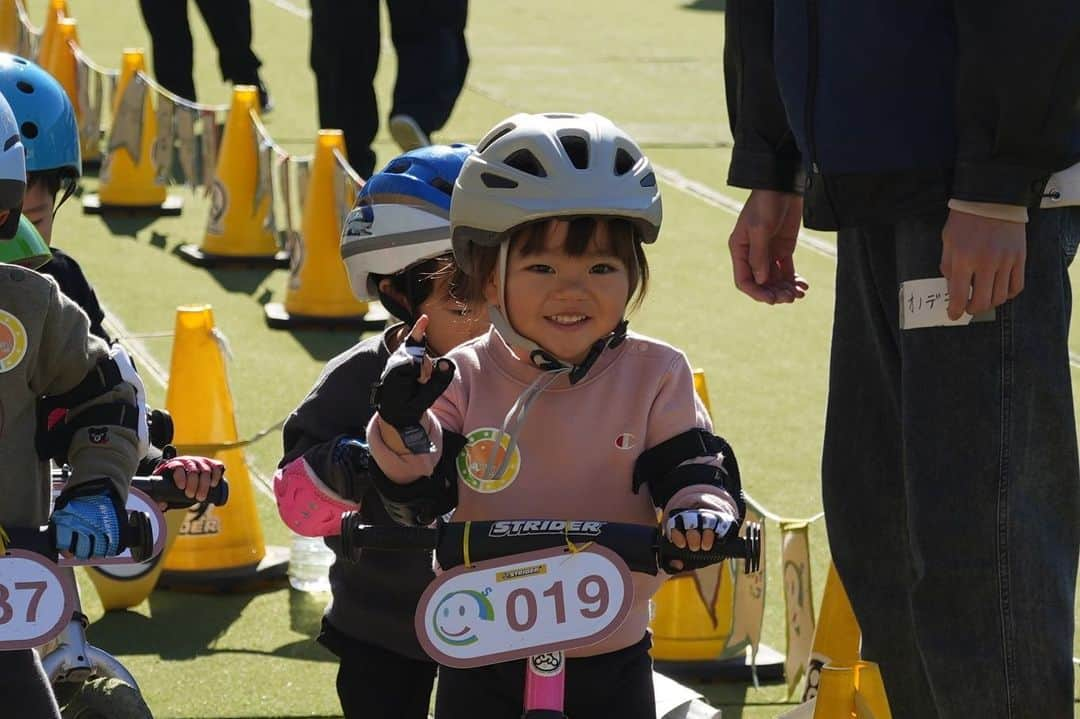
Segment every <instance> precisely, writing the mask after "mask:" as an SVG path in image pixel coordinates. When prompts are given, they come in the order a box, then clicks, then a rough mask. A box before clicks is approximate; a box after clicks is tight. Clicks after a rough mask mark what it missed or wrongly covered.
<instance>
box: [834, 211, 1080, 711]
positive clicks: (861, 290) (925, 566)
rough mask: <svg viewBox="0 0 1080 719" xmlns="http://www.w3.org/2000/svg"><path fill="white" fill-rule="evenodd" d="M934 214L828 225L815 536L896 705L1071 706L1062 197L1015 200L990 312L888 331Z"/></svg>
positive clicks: (1072, 576) (935, 257)
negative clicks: (1015, 262) (1009, 246)
mask: <svg viewBox="0 0 1080 719" xmlns="http://www.w3.org/2000/svg"><path fill="white" fill-rule="evenodd" d="M944 221H945V212H944V211H941V212H932V213H927V214H924V215H921V216H916V217H912V218H909V219H907V220H904V221H902V222H899V223H896V224H893V225H885V226H869V227H859V228H856V229H853V230H847V231H841V232H840V234H839V257H838V265H837V273H836V310H835V318H834V325H833V339H832V358H831V368H830V378H829V403H828V415H827V418H826V428H825V446H824V452H823V458H822V486H823V490H822V491H823V499H824V505H825V516H826V521H827V526H828V531H829V545H830V548H831V550H832V555H833V559H834V561H835V563H836V568H837V570H838V571H839V574H840V577H841V578H842V580H843V583H844V587H845V588H846V589H847V592H848V595H849V596H850V598H851V603H852V606H853V608H854V610H855V614H856V617H857V618H858V620H859V624H860V626H861V628H862V631H863V656H864V658H866V659H868V660H871V661H876V662H878V663H879V664H880V665H881V669H882V673H883V676H884V679H885V688H886V692H887V693H888V696H889V702H890V704H891V708H892V715H893V716H894V717H896V718H897V719H960V718H961V717H962V718H963V719H969V718H970V717H980V719H993V718H996V717H1002V718H1006V717H1007V718H1009V719H1021V718H1023V719H1027V718H1028V717H1039V719H1058V718H1062V719H1064V718H1066V717H1070V718H1071V717H1072V716H1073V668H1072V662H1071V657H1072V648H1073V630H1074V626H1073V625H1074V613H1073V612H1074V610H1073V601H1074V593H1075V588H1076V571H1077V558H1078V547H1080V476H1078V475H1080V468H1078V460H1077V447H1076V426H1075V420H1074V417H1073V404H1072V388H1071V381H1070V380H1071V377H1070V370H1069V348H1068V334H1069V316H1070V313H1071V309H1072V294H1071V288H1070V285H1069V278H1068V274H1067V269H1068V266H1069V263H1070V262H1071V261H1072V256H1073V254H1075V252H1076V245H1077V242H1078V241H1080V207H1074V208H1065V209H1058V210H1052V211H1044V212H1040V211H1037V210H1036V211H1032V213H1031V222H1030V223H1029V225H1028V249H1027V267H1026V274H1025V289H1024V291H1023V292H1022V293H1021V294H1020V295H1019V296H1018V297H1017V298H1016V299H1014V300H1012V301H1010V302H1007V303H1006V304H1005V305H1003V306H1001V307H998V308H997V314H996V318H995V319H994V321H991V322H978V323H972V324H970V325H968V326H965V327H935V328H927V329H914V330H906V331H901V330H900V329H899V320H898V317H899V307H898V291H899V285H900V283H901V282H903V281H905V280H909V279H918V278H924V277H937V276H940V275H941V272H940V270H939V263H940V260H941V229H942V227H943V225H944Z"/></svg>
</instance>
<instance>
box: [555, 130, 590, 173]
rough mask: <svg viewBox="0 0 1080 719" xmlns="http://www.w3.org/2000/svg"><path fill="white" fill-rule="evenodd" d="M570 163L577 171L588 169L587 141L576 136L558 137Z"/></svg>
mask: <svg viewBox="0 0 1080 719" xmlns="http://www.w3.org/2000/svg"><path fill="white" fill-rule="evenodd" d="M559 142H561V143H562V146H563V149H564V150H566V156H567V157H569V158H570V163H571V164H572V165H573V166H574V167H576V168H577V169H579V170H587V169H589V141H588V140H586V139H585V138H584V137H579V136H578V135H559Z"/></svg>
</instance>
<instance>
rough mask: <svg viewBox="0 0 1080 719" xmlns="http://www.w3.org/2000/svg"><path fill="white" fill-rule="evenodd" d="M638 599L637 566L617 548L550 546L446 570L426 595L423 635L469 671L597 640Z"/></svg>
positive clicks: (419, 622)
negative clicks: (574, 549) (633, 575)
mask: <svg viewBox="0 0 1080 719" xmlns="http://www.w3.org/2000/svg"><path fill="white" fill-rule="evenodd" d="M633 599H634V588H633V584H632V582H631V578H630V570H629V569H628V568H627V566H626V562H624V561H623V560H622V559H621V558H620V557H619V556H618V555H617V554H615V553H614V552H612V551H611V550H610V549H607V548H606V547H601V546H599V545H595V544H594V545H589V546H588V547H587V548H585V549H583V550H581V551H577V552H570V551H569V550H568V549H567V548H565V547H561V548H554V549H544V550H541V551H538V552H528V553H525V554H515V555H513V556H511V557H503V558H500V559H494V560H489V561H485V562H478V563H476V564H474V565H473V566H471V567H457V568H455V569H452V570H450V571H448V572H446V573H444V574H441V575H440V576H439V577H437V578H436V579H435V581H434V582H432V583H431V584H430V585H428V588H427V591H425V592H424V595H423V596H422V597H421V598H420V603H419V605H418V606H417V609H416V617H415V625H416V636H417V638H418V639H419V640H420V644H421V645H422V646H423V647H424V651H426V652H427V653H428V655H429V656H431V658H432V659H434V660H435V661H437V662H439V663H440V664H445V665H447V666H450V667H457V668H459V669H468V668H471V667H476V666H484V665H488V664H495V663H498V662H506V661H511V660H513V659H522V658H524V657H528V656H531V655H534V654H541V653H544V652H555V651H565V650H568V649H574V648H577V647H584V646H588V645H590V644H595V643H597V642H599V641H601V640H603V639H604V638H606V637H608V636H610V635H611V634H612V633H614V632H615V630H616V629H618V628H619V626H620V625H621V624H622V623H623V620H624V619H626V615H627V613H628V612H629V611H630V605H631V603H632V602H633Z"/></svg>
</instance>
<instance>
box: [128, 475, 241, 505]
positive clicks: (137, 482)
mask: <svg viewBox="0 0 1080 719" xmlns="http://www.w3.org/2000/svg"><path fill="white" fill-rule="evenodd" d="M131 486H132V487H134V488H135V489H137V490H139V491H140V492H144V493H145V494H146V495H147V496H149V497H150V499H152V500H154V501H155V502H164V503H165V504H166V505H168V507H169V509H186V508H188V507H190V506H191V505H193V504H197V503H198V500H197V499H194V498H192V497H189V496H187V495H186V494H184V490H182V489H180V488H179V487H177V486H176V482H174V481H173V480H172V477H169V476H167V475H165V476H160V477H158V476H154V477H134V478H132V480H131ZM228 501H229V482H228V480H226V479H225V478H224V477H222V478H221V481H220V482H219V483H218V484H217V485H216V486H214V487H211V488H210V492H209V493H208V494H207V495H206V502H207V503H208V504H213V505H215V506H218V507H220V506H221V505H223V504H225V503H226V502H228Z"/></svg>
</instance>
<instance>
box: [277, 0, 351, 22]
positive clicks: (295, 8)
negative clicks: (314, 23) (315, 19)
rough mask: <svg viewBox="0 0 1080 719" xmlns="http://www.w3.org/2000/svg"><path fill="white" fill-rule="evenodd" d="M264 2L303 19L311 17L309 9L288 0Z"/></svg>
mask: <svg viewBox="0 0 1080 719" xmlns="http://www.w3.org/2000/svg"><path fill="white" fill-rule="evenodd" d="M266 2H268V3H270V4H271V5H273V6H274V7H279V8H281V9H282V10H284V11H285V12H289V13H292V14H293V15H296V16H297V17H302V18H304V19H305V20H310V19H311V10H308V9H307V8H303V7H300V6H299V5H294V4H293V3H291V2H289V0H266ZM339 2H340V0H339Z"/></svg>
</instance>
